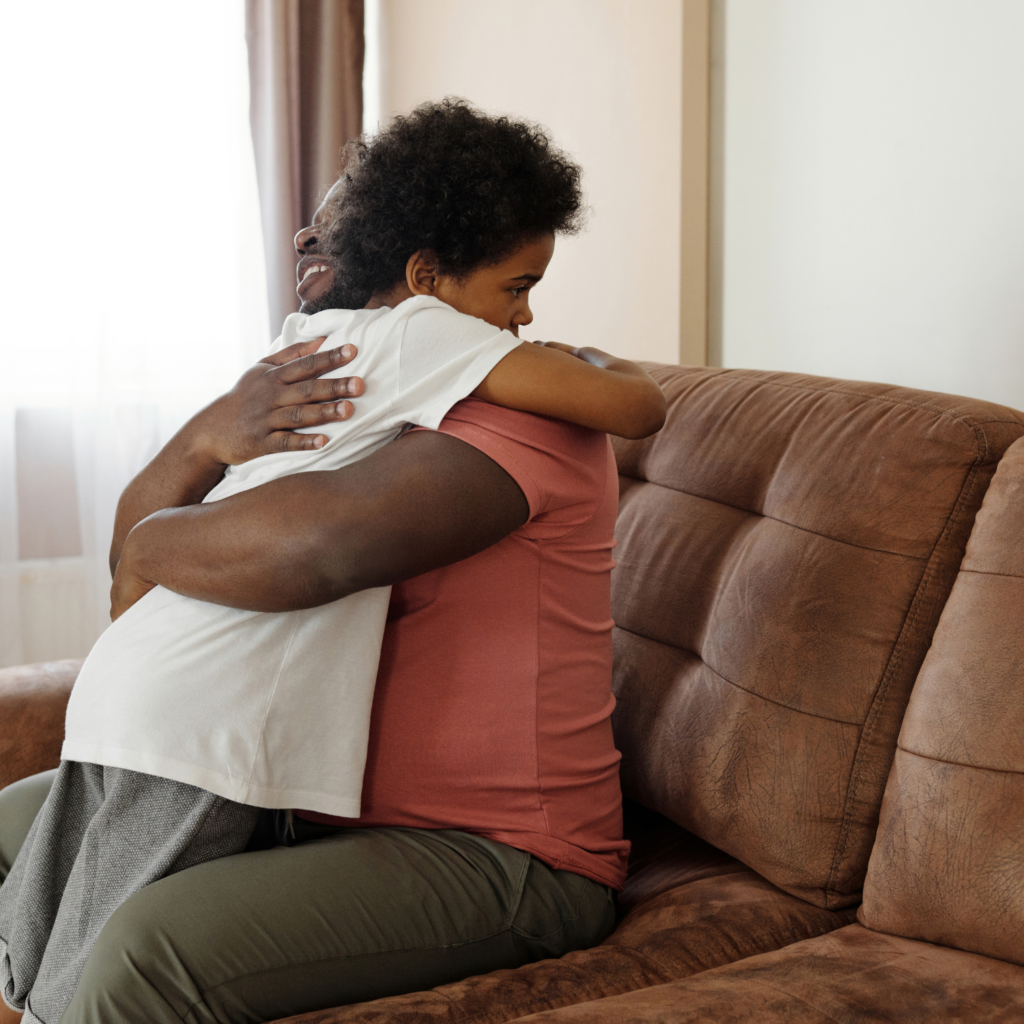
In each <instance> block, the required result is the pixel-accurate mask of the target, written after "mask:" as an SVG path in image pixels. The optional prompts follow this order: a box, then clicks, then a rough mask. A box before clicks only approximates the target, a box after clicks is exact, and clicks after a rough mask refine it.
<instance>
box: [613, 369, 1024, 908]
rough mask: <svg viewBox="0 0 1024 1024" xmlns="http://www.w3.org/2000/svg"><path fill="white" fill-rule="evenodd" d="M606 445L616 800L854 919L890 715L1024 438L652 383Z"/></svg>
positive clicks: (820, 385) (941, 418)
mask: <svg viewBox="0 0 1024 1024" xmlns="http://www.w3.org/2000/svg"><path fill="white" fill-rule="evenodd" d="M654 374H655V376H656V378H657V379H658V382H659V383H660V384H661V385H662V387H663V388H664V390H665V392H666V395H667V396H668V400H669V421H668V423H667V425H666V427H665V429H663V430H662V431H661V432H660V433H659V434H656V435H655V436H654V437H653V438H648V439H646V440H644V441H635V442H619V443H617V444H616V455H617V457H618V461H619V472H620V476H621V484H620V495H621V498H620V507H619V519H618V525H617V528H616V536H617V538H618V548H617V550H616V558H617V560H618V568H617V569H616V570H615V575H614V584H613V587H614V590H613V594H614V600H613V608H612V613H613V615H614V617H615V620H616V623H617V625H618V629H617V631H616V642H615V653H616V665H615V691H616V696H617V697H618V701H619V705H618V708H617V710H616V713H615V718H614V724H615V736H616V742H617V744H618V746H619V749H620V750H621V751H622V786H623V792H624V793H626V795H627V796H630V797H631V798H633V799H634V800H636V801H637V802H638V803H640V804H643V805H644V806H646V807H650V808H653V809H654V810H657V811H660V812H661V813H662V814H664V815H666V816H667V817H669V818H671V819H672V820H673V821H676V822H678V823H679V824H680V825H683V826H684V827H685V828H688V829H690V831H692V832H694V833H695V834H697V835H699V836H701V837H702V838H703V839H705V840H707V841H708V842H710V843H712V844H713V845H715V846H717V847H719V848H720V849H722V850H725V851H726V852H727V853H730V854H731V855H732V856H734V857H736V858H738V859H739V860H741V861H743V862H744V863H745V864H747V865H748V866H749V867H751V868H753V869H754V870H755V871H757V872H758V873H760V874H762V875H763V876H764V877H765V878H767V879H768V880H769V881H771V882H772V883H773V884H775V885H777V886H779V887H780V888H782V889H785V890H786V891H787V892H790V893H792V894H794V895H796V896H799V897H801V898H803V899H805V900H808V901H810V902H813V903H817V904H818V905H819V906H822V907H828V908H830V909H838V908H841V907H846V906H850V905H851V904H853V903H855V902H857V900H858V899H859V896H860V890H861V886H862V884H863V880H864V874H865V871H866V870H867V863H868V856H869V854H870V852H871V844H872V842H873V841H874V834H875V828H876V825H877V822H878V813H879V808H880V805H881V800H882V793H883V790H884V788H885V783H886V778H887V776H888V773H889V766H890V764H891V762H892V758H893V754H894V752H895V749H896V737H897V734H898V732H899V727H900V723H901V721H902V719H903V712H904V710H905V708H906V705H907V701H908V699H909V697H910V690H911V687H912V685H913V682H914V679H915V678H916V676H917V672H918V669H919V668H920V667H921V663H922V661H923V660H924V656H925V653H926V651H927V650H928V646H929V644H930V642H931V638H932V634H933V633H934V631H935V626H936V623H937V622H938V618H939V614H940V612H941V610H942V607H943V605H944V604H945V601H946V598H947V597H948V595H949V591H950V588H951V587H952V585H953V581H954V579H955V577H956V573H957V569H958V568H959V565H960V561H961V559H962V558H963V554H964V549H965V547H966V545H967V538H968V536H969V534H970V531H971V527H972V525H973V522H974V517H975V515H976V513H977V511H978V508H979V506H980V505H981V501H982V497H983V495H984V493H985V490H986V488H987V487H988V483H989V481H990V480H991V478H992V474H993V473H994V472H995V468H996V463H997V462H998V461H999V459H1000V457H1001V456H1002V454H1003V452H1004V451H1005V449H1006V448H1007V447H1008V446H1009V445H1010V444H1011V443H1012V442H1013V441H1015V440H1016V439H1017V438H1018V437H1020V436H1021V431H1022V424H1024V417H1022V416H1021V414H1019V413H1014V412H1013V411H1012V410H1008V409H1003V408H1001V407H999V406H994V405H990V404H988V403H985V402H979V401H972V400H970V399H959V398H955V397H953V396H951V395H938V394H930V393H925V392H920V391H911V390H909V389H906V388H896V387H888V386H885V385H881V384H855V383H851V382H843V381H834V380H827V379H822V378H813V377H803V376H798V375H795V374H772V373H756V372H752V371H743V370H709V369H705V368H700V369H685V368H678V367H672V368H669V367H665V368H658V369H655V370H654Z"/></svg>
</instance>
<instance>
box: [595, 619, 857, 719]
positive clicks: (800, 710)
mask: <svg viewBox="0 0 1024 1024" xmlns="http://www.w3.org/2000/svg"><path fill="white" fill-rule="evenodd" d="M615 628H616V629H620V630H622V632H623V633H629V635H630V636H637V637H640V638H641V639H643V640H648V641H650V642H651V643H653V644H661V645H662V646H663V647H671V648H672V649H673V650H676V651H686V653H687V654H690V655H692V656H693V657H694V658H696V659H697V660H698V661H699V662H700V663H701V664H702V665H705V666H707V667H708V668H709V669H710V670H711V671H712V672H714V673H715V675H716V676H718V678H719V679H721V680H722V682H724V683H728V684H729V685H730V686H733V687H735V688H736V689H737V690H739V691H741V692H742V693H746V694H749V695H750V696H751V697H756V698H757V699H758V700H763V701H764V702H765V703H767V704H774V705H775V707H778V708H785V709H786V710H787V711H792V712H793V713H794V714H796V715H807V717H808V718H817V719H818V720H819V721H822V722H832V723H834V724H835V725H850V726H853V727H854V728H855V729H863V728H864V726H863V724H862V723H861V722H848V721H846V719H844V718H830V717H829V716H828V715H818V714H815V713H814V712H813V711H805V710H804V709H803V708H795V707H793V706H792V705H790V704H784V703H783V702H782V701H780V700H772V698H771V697H765V696H764V695H763V694H760V693H755V692H754V691H753V690H748V689H747V688H746V687H745V686H740V684H739V683H734V682H733V681H732V680H731V679H729V678H728V677H727V676H724V675H722V673H721V672H719V671H718V669H716V668H715V667H714V665H711V664H710V663H709V662H707V661H706V660H705V659H704V657H703V655H701V654H699V653H698V652H697V651H694V650H691V649H690V648H689V647H687V646H685V645H684V644H678V645H677V644H667V643H665V642H664V641H662V640H656V639H655V638H654V637H652V636H647V635H646V634H645V633H637V632H636V630H633V629H629V628H628V627H627V626H623V625H621V624H620V623H618V622H616V623H615Z"/></svg>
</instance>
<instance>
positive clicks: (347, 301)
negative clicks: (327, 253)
mask: <svg viewBox="0 0 1024 1024" xmlns="http://www.w3.org/2000/svg"><path fill="white" fill-rule="evenodd" d="M331 270H332V271H333V277H332V280H331V287H330V288H329V289H328V290H327V291H326V292H324V294H323V295H321V296H319V297H318V298H315V299H313V300H312V301H310V302H303V303H302V305H301V306H299V312H300V313H319V312H320V310H322V309H362V308H363V307H364V306H365V305H366V304H367V303H368V302H369V301H370V295H369V293H367V294H365V295H364V294H363V292H364V291H365V288H353V287H352V284H351V283H350V282H348V281H346V280H345V276H344V274H342V273H341V272H340V268H339V267H338V264H337V263H336V262H335V261H333V260H332V261H331Z"/></svg>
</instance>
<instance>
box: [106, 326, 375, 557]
mask: <svg viewBox="0 0 1024 1024" xmlns="http://www.w3.org/2000/svg"><path fill="white" fill-rule="evenodd" d="M323 342H324V339H323V338H317V339H315V340H314V341H304V342H299V343H298V344H296V345H290V346H289V347H288V348H285V349H282V350H281V351H280V352H275V353H273V354H272V355H268V356H267V357H266V358H265V359H262V360H261V361H260V362H258V363H257V364H256V365H255V366H253V367H251V368H250V369H249V370H247V371H246V372H245V373H244V374H243V375H242V376H241V378H240V379H239V381H238V383H237V384H235V386H234V387H233V388H232V389H231V390H230V391H229V392H228V393H227V394H225V395H221V397H220V398H218V399H217V400H216V401H214V402H211V403H210V405H208V406H207V407H206V408H205V409H202V410H200V411H199V412H198V413H196V415H195V416H193V417H192V419H190V420H189V421H188V423H186V424H185V425H184V426H183V427H182V428H181V430H179V431H178V433H177V434H175V435H174V437H172V438H171V440H170V441H168V443H167V444H166V445H165V446H164V447H163V448H162V449H161V450H160V452H159V453H158V454H157V456H156V457H155V458H154V459H153V460H152V461H151V462H150V463H149V464H148V465H147V466H146V467H145V468H144V469H143V470H142V471H141V472H140V473H139V474H138V475H137V476H136V477H135V478H134V479H133V480H132V481H131V483H129V484H128V486H127V487H126V488H125V490H124V493H123V494H122V495H121V499H120V501H118V503H117V515H116V517H115V519H114V536H113V541H112V543H111V545H110V572H111V574H112V575H113V574H114V572H115V570H116V569H117V564H118V562H119V561H120V559H121V549H122V547H123V546H124V542H125V538H126V537H127V536H128V534H129V532H130V531H131V530H132V529H133V528H134V527H135V526H136V525H137V524H138V523H140V522H141V521H142V520H143V519H145V518H146V517H147V516H149V515H152V514H153V513H154V512H157V511H158V510H160V509H166V508H178V507H180V506H182V505H194V504H196V503H197V502H200V501H202V500H203V498H205V497H206V495H207V494H209V492H210V491H211V490H212V489H213V487H214V486H215V485H216V483H217V481H219V480H220V478H221V477H222V476H223V475H224V470H225V468H226V467H227V466H229V465H238V464H239V463H241V462H248V461H249V459H254V458H256V457H257V456H259V455H267V454H269V453H271V452H283V451H298V450H303V449H310V448H319V447H321V446H322V445H323V444H325V443H326V442H327V438H326V436H325V435H323V434H297V433H295V432H294V431H295V428H296V427H311V426H319V425H320V424H322V423H330V422H332V421H338V420H344V419H347V418H348V417H349V416H351V415H352V403H351V402H348V401H344V400H342V401H337V399H345V398H346V397H353V398H354V397H356V396H358V395H361V394H362V393H363V382H362V380H360V379H359V378H358V377H329V378H326V379H322V380H321V379H318V378H319V377H320V374H322V373H326V372H327V371H328V370H333V369H336V368H337V367H339V366H344V365H345V364H346V363H348V362H350V361H351V360H352V359H353V357H354V356H355V348H354V347H353V346H351V345H343V346H342V347H341V348H335V349H329V350H328V351H327V352H318V351H317V350H318V349H319V348H320V346H321V345H322V344H323Z"/></svg>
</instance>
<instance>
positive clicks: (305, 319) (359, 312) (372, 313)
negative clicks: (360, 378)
mask: <svg viewBox="0 0 1024 1024" xmlns="http://www.w3.org/2000/svg"><path fill="white" fill-rule="evenodd" d="M386 312H387V310H380V309H321V310H320V312H319V313H289V314H288V316H286V317H285V320H284V324H283V326H282V327H281V335H280V337H279V338H278V339H277V340H276V341H275V342H274V344H273V345H272V346H271V348H270V351H271V352H278V351H280V350H281V349H283V348H287V347H288V346H289V345H294V344H295V343H296V342H299V341H312V340H313V339H314V338H321V337H323V336H324V335H325V334H328V335H330V334H336V333H338V332H339V331H340V332H343V333H344V332H350V331H353V330H355V329H357V328H359V327H363V326H365V325H366V324H367V323H368V322H369V321H371V320H373V319H377V318H379V317H380V315H381V314H382V313H386ZM339 344H341V343H340V342H339Z"/></svg>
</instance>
